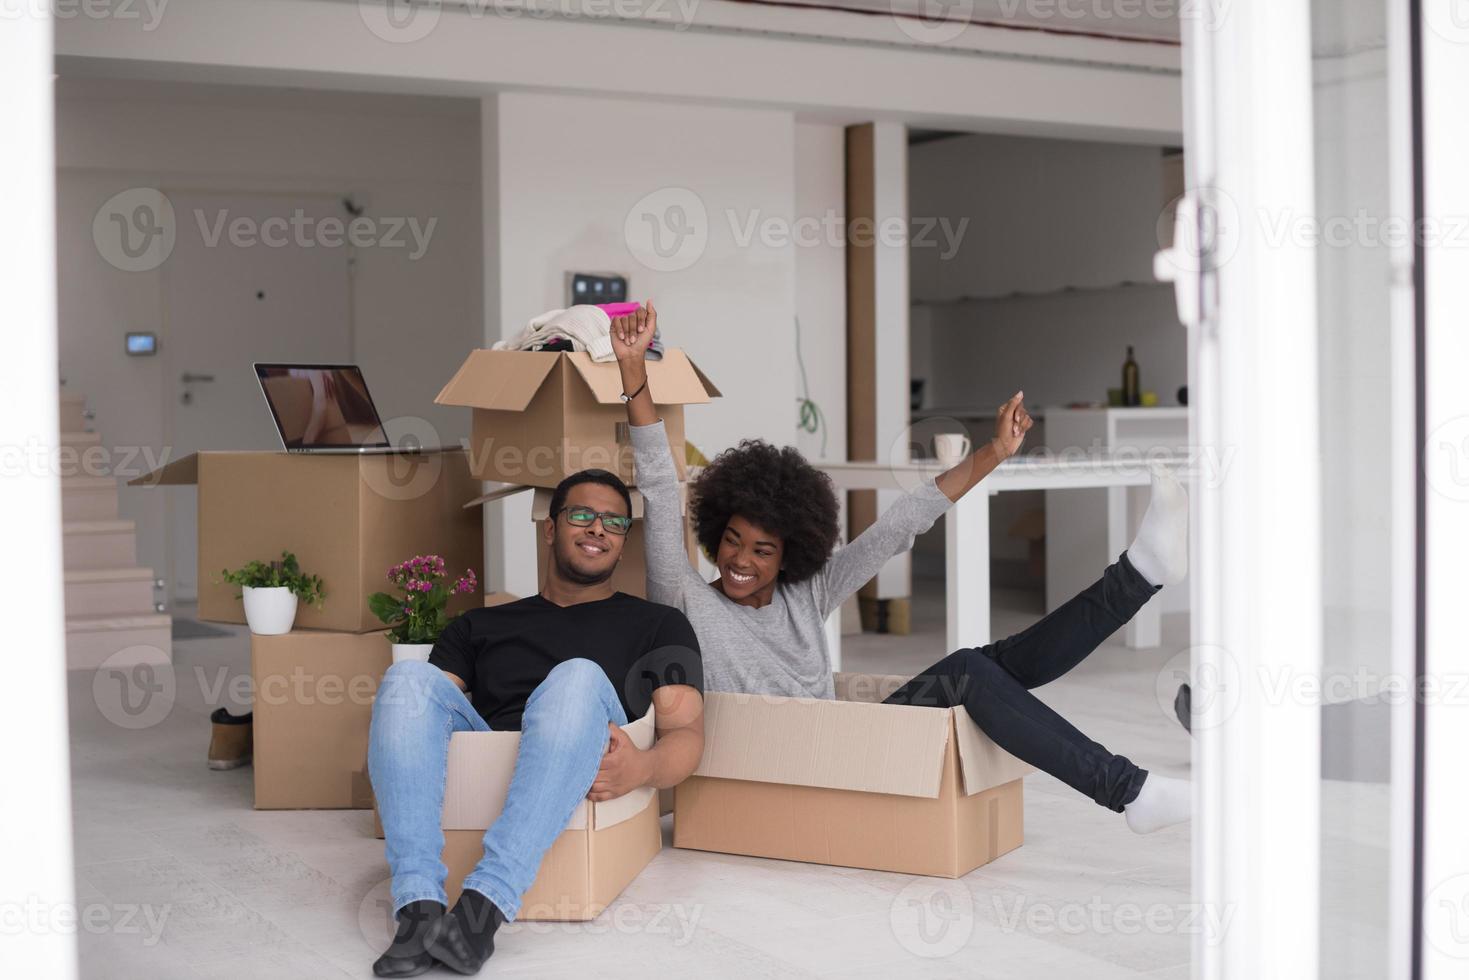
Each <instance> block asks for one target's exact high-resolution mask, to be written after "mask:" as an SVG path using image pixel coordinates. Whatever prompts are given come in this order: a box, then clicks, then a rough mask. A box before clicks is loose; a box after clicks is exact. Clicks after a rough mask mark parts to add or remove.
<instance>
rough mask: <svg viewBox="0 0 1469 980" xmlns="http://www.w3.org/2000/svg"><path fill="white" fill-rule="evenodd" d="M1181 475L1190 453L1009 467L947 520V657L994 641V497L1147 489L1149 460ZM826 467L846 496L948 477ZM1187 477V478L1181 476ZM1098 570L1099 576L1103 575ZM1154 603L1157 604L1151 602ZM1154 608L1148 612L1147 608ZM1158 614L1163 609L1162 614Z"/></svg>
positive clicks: (834, 638) (930, 470) (922, 469)
mask: <svg viewBox="0 0 1469 980" xmlns="http://www.w3.org/2000/svg"><path fill="white" fill-rule="evenodd" d="M1149 461H1151V462H1157V463H1161V464H1163V465H1165V466H1168V467H1169V468H1171V469H1174V470H1181V469H1185V468H1187V465H1188V463H1189V460H1188V459H1187V457H1185V456H1184V455H1182V454H1175V453H1166V454H1165V453H1150V454H1148V455H1147V457H1146V459H1144V458H1143V457H1142V455H1141V454H1139V453H1117V454H1103V455H1092V456H1082V455H1080V454H1061V455H1058V456H1056V457H1051V458H1046V457H1043V456H1019V457H1016V458H1014V459H1008V460H1006V461H1005V462H1004V463H1001V464H1000V465H999V467H997V468H996V469H995V471H994V472H993V473H991V474H990V475H989V476H987V477H985V478H984V480H983V481H982V482H981V483H980V484H979V486H977V487H975V488H974V489H973V490H971V491H970V492H969V493H967V494H965V495H964V496H963V497H962V498H960V499H959V502H958V503H956V504H955V505H954V506H953V507H952V508H951V509H950V510H949V512H948V514H947V515H946V517H945V518H944V549H945V562H946V569H947V574H946V576H945V583H944V586H945V598H946V600H947V601H946V605H947V615H948V639H947V648H946V649H945V650H944V651H942V652H936V653H935V657H934V659H938V657H939V656H942V655H943V653H948V652H950V651H953V650H958V649H961V648H963V647H977V646H983V645H984V644H986V643H988V642H990V640H991V639H992V636H991V635H990V509H989V498H990V495H991V494H996V493H1000V492H1002V491H1005V490H1079V489H1085V488H1090V487H1098V488H1110V487H1136V486H1147V485H1148V483H1149V481H1150V479H1151V477H1150V476H1149V472H1148V466H1147V462H1149ZM820 469H821V470H823V471H824V472H825V473H826V474H827V475H828V476H830V477H831V480H832V483H834V484H835V485H836V487H837V489H838V490H910V489H912V488H913V487H915V486H917V485H918V484H919V483H920V482H922V481H923V480H931V479H933V478H934V477H936V476H938V475H939V474H940V473H942V472H943V470H944V468H943V467H942V466H940V465H938V464H937V463H934V462H927V463H914V464H907V465H896V466H894V465H889V464H886V463H823V464H820ZM1179 476H1180V479H1182V478H1183V476H1184V474H1183V473H1181V472H1180V474H1179ZM1101 571H1102V570H1101V569H1100V568H1098V569H1097V574H1101ZM1150 605H1151V603H1150ZM1144 609H1145V610H1146V609H1147V607H1144ZM1154 614H1156V611H1154ZM838 619H839V615H838V614H836V613H834V614H833V615H832V618H831V619H829V620H828V621H827V637H828V642H829V643H830V644H831V651H832V664H833V666H834V668H835V669H838V670H839V669H841V628H840V623H839V622H838Z"/></svg>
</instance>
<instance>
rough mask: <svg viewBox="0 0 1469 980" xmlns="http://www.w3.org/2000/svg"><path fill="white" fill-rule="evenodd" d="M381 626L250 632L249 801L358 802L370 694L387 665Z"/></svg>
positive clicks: (317, 805)
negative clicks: (251, 760)
mask: <svg viewBox="0 0 1469 980" xmlns="http://www.w3.org/2000/svg"><path fill="white" fill-rule="evenodd" d="M392 661H393V655H392V647H391V645H390V644H389V643H388V636H387V633H386V632H378V633H340V632H329V631H325V630H292V631H291V632H289V633H284V634H281V635H279V636H259V635H252V636H251V637H250V676H251V678H252V680H253V681H254V687H255V705H254V709H253V710H254V721H253V727H254V738H255V759H254V764H253V765H254V773H255V808H256V809H257V810H314V809H359V808H364V807H370V806H372V802H371V797H370V795H369V796H368V797H367V798H366V799H365V800H364V799H363V796H362V790H361V787H360V786H359V785H358V780H359V779H360V778H361V772H362V770H363V769H364V767H365V766H366V764H367V731H368V727H369V726H370V725H371V723H372V701H373V698H374V697H376V696H377V689H378V685H379V684H380V683H381V682H382V678H383V674H385V673H387V670H388V667H389V666H390V665H391V664H392Z"/></svg>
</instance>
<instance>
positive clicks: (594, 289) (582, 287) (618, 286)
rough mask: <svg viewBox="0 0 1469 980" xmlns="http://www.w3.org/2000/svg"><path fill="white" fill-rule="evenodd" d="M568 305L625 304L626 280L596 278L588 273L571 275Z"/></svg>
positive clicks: (619, 278)
mask: <svg viewBox="0 0 1469 980" xmlns="http://www.w3.org/2000/svg"><path fill="white" fill-rule="evenodd" d="M568 302H569V303H570V305H572V306H576V305H577V304H579V303H626V302H627V279H626V278H625V277H623V276H598V275H592V274H591V273H588V272H573V273H572V274H571V298H570V299H569V300H568Z"/></svg>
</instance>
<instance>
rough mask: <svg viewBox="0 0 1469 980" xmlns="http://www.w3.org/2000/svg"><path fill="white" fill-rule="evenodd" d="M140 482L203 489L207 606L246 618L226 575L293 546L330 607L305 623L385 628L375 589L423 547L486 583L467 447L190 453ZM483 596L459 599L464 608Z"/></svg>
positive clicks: (220, 617) (301, 609) (218, 615)
mask: <svg viewBox="0 0 1469 980" xmlns="http://www.w3.org/2000/svg"><path fill="white" fill-rule="evenodd" d="M128 485H129V486H193V485H197V486H198V487H199V531H198V533H199V541H198V549H199V572H198V582H199V611H198V617H199V618H200V619H202V620H209V621H211V622H217V623H243V622H244V621H245V610H244V604H243V603H242V602H241V601H240V600H239V599H237V598H235V596H236V595H238V594H239V591H240V590H239V589H238V588H237V587H235V586H233V585H230V584H229V583H228V582H223V581H217V580H218V579H219V575H220V572H221V571H222V570H223V569H226V568H231V569H233V568H239V567H240V566H241V565H243V564H244V563H245V562H247V561H250V560H251V559H260V560H262V561H271V560H274V559H278V558H279V557H280V554H281V552H282V551H290V552H293V553H294V554H295V555H296V557H297V559H299V560H300V562H301V569H302V571H304V572H306V573H308V574H312V575H319V576H321V579H322V584H323V588H324V590H325V595H324V597H323V602H322V607H321V608H320V609H317V608H316V607H315V606H311V605H308V604H306V603H302V604H301V605H300V606H298V607H297V610H296V626H297V627H298V628H301V629H319V630H342V631H346V632H350V633H368V632H372V631H375V630H380V629H382V626H383V624H382V623H381V622H380V621H379V620H378V618H377V617H376V616H374V615H373V614H372V610H371V609H370V608H368V605H367V597H368V595H369V594H371V593H373V592H378V591H382V590H385V589H387V588H388V583H387V581H386V579H385V578H384V576H385V575H386V574H387V570H388V568H389V567H391V566H393V565H396V564H397V563H399V562H401V561H402V560H403V559H405V558H411V557H413V556H414V555H424V554H437V555H442V556H443V557H444V561H445V562H446V563H447V564H448V568H449V572H450V573H451V574H452V575H460V574H463V572H464V570H465V569H467V568H472V569H474V571H475V573H476V574H477V575H478V576H479V578H480V579H481V580H483V578H484V576H483V574H482V573H483V571H484V515H483V512H482V510H481V509H479V508H475V509H472V510H466V509H465V508H464V506H463V504H464V501H465V500H466V499H467V498H469V497H471V496H473V495H474V494H476V493H478V492H479V490H480V483H479V481H478V480H476V479H475V478H474V477H472V476H470V473H469V458H468V455H467V454H466V453H465V452H464V451H463V450H460V449H452V450H442V451H437V450H436V451H430V452H423V453H406V454H403V453H368V454H332V453H285V452H217V453H216V452H204V453H191V454H190V455H188V456H184V457H182V458H181V459H176V460H174V461H173V462H171V463H168V464H167V465H165V466H162V467H160V468H158V469H156V470H153V471H152V472H150V473H147V474H145V475H143V476H141V477H138V478H137V479H135V480H132V481H130V483H129V484H128ZM474 602H475V600H474V597H473V596H452V597H450V600H449V607H448V611H449V613H450V614H451V615H452V614H454V613H458V612H463V611H464V610H465V609H468V608H470V607H472V606H473V605H474Z"/></svg>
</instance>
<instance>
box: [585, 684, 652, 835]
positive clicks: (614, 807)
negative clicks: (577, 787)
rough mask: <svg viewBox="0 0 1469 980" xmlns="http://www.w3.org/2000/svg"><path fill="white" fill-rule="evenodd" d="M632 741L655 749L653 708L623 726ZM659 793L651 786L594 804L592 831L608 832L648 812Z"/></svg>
mask: <svg viewBox="0 0 1469 980" xmlns="http://www.w3.org/2000/svg"><path fill="white" fill-rule="evenodd" d="M622 730H623V731H625V732H627V734H628V737H630V738H631V739H632V744H634V745H636V746H637V747H638V748H640V749H643V750H644V751H646V750H648V749H651V748H652V747H653V739H654V736H655V725H654V722H653V706H652V705H649V706H648V713H647V714H645V715H643V717H641V718H639V719H637V720H636V721H633V722H629V723H628V724H626V725H624V726H622ZM657 801H658V791H657V790H656V789H654V788H653V787H651V786H640V787H638V788H637V789H635V790H633V791H632V792H631V793H624V794H623V795H622V796H619V797H618V798H617V799H615V800H608V801H606V802H605V803H593V804H592V829H593V830H606V829H607V828H608V827H615V826H617V825H618V824H620V823H622V822H623V821H625V820H631V819H632V818H633V817H635V816H637V815H638V814H640V813H642V812H643V811H644V810H646V809H647V808H648V806H649V804H652V805H654V806H657Z"/></svg>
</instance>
